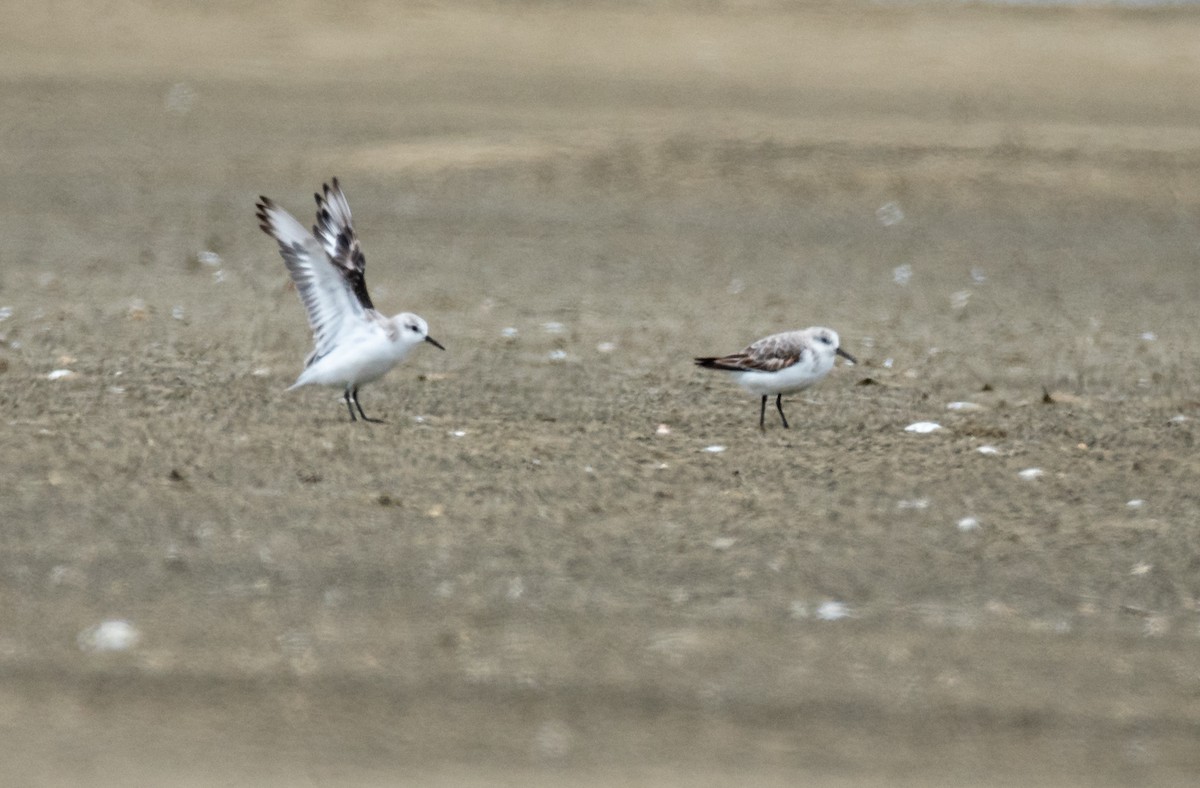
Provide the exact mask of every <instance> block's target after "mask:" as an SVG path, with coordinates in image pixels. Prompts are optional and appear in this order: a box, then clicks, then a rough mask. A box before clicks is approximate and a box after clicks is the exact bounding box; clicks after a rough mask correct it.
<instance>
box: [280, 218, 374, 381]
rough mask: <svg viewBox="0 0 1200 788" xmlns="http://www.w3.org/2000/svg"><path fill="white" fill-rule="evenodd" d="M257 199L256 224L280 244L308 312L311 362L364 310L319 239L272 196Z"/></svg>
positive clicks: (360, 317) (363, 317)
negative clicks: (275, 201)
mask: <svg viewBox="0 0 1200 788" xmlns="http://www.w3.org/2000/svg"><path fill="white" fill-rule="evenodd" d="M259 200H260V202H259V203H258V205H257V208H258V213H257V216H258V221H259V227H261V228H262V230H263V232H265V233H266V234H267V235H270V236H271V237H272V238H274V239H275V241H276V242H277V243H278V244H279V254H280V255H281V256H282V257H283V262H284V264H285V265H286V266H287V269H288V273H289V274H291V276H292V281H293V282H295V283H296V290H297V291H298V292H299V294H300V301H301V303H303V304H304V309H305V311H306V312H307V313H308V325H309V327H310V328H312V332H313V343H314V344H315V346H316V347H315V349H314V350H313V355H312V357H311V358H310V363H311V362H312V361H313V360H315V359H318V358H321V357H322V356H324V355H325V354H326V353H328V352H329V351H330V350H331V349H332V348H333V346H334V345H335V344H336V343H337V338H338V336H339V335H340V334H341V333H342V332H343V331H345V330H346V329H347V328H348V327H349V326H352V325H354V324H355V323H359V322H363V321H366V320H367V314H366V310H365V308H364V307H363V305H362V303H361V302H360V301H359V300H358V299H357V298H356V297H355V295H354V293H353V292H351V289H350V285H349V283H348V282H347V281H346V280H345V279H344V278H343V276H342V274H341V273H340V270H339V269H338V268H337V267H335V265H334V263H333V261H332V260H330V258H329V255H328V254H327V253H326V250H325V247H324V246H323V245H322V243H321V242H320V241H318V240H317V239H316V238H314V237H313V236H312V235H311V234H310V233H309V232H308V230H306V229H304V226H303V225H302V224H300V222H298V221H296V220H295V218H293V217H292V215H291V214H289V213H288V212H287V211H285V210H284V209H283V208H280V207H279V206H278V205H276V204H275V203H274V202H273V201H272V200H270V199H269V198H267V197H260V198H259Z"/></svg>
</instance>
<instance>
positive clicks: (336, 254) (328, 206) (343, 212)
mask: <svg viewBox="0 0 1200 788" xmlns="http://www.w3.org/2000/svg"><path fill="white" fill-rule="evenodd" d="M321 191H322V192H323V193H322V194H314V195H313V197H314V199H316V201H317V223H316V224H315V225H313V235H314V236H315V237H316V238H317V240H319V241H320V242H321V244H322V246H324V247H325V254H326V255H328V256H329V259H330V261H332V262H333V264H334V266H335V267H336V268H337V271H338V273H339V274H341V276H342V278H344V279H345V280H346V283H347V284H348V285H349V286H350V290H351V292H353V293H354V297H355V298H357V299H358V302H359V303H360V304H362V305H363V306H364V307H365V308H367V309H374V308H375V306H374V304H372V303H371V296H370V295H369V294H368V293H367V280H366V268H367V258H366V256H365V255H364V254H363V251H362V244H360V243H359V241H358V234H357V233H355V232H354V224H353V222H352V220H351V218H350V203H349V202H347V201H346V195H345V194H343V193H342V186H341V184H339V183H338V179H337V178H334V179H333V182H332V185H330V184H328V183H326V184H322V188H321Z"/></svg>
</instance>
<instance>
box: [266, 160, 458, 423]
mask: <svg viewBox="0 0 1200 788" xmlns="http://www.w3.org/2000/svg"><path fill="white" fill-rule="evenodd" d="M323 192H324V193H323V194H316V195H314V197H316V200H317V224H316V225H314V226H313V229H312V232H311V233H310V232H309V231H308V230H306V229H304V226H303V225H301V224H300V222H298V221H296V220H295V219H294V218H293V217H292V215H291V214H289V213H288V212H287V211H285V210H284V209H283V208H280V207H279V206H278V205H276V204H275V203H274V202H273V201H272V200H271V199H269V198H267V197H259V202H258V205H257V206H256V207H257V208H258V213H257V214H256V215H257V217H258V221H259V227H261V228H262V230H263V232H265V233H266V234H267V235H269V236H271V237H272V238H274V239H275V240H276V241H277V242H278V243H279V254H280V255H282V256H283V262H284V264H285V265H287V269H288V273H290V274H291V275H292V281H293V282H295V283H296V290H297V291H298V292H299V294H300V302H301V303H303V304H304V309H305V311H306V312H308V325H309V327H310V328H312V332H313V344H314V348H313V351H312V352H311V353H309V354H308V358H307V359H305V361H304V371H303V372H301V373H300V377H298V378H296V382H295V383H293V384H292V385H291V386H290V387H288V391H291V390H292V389H294V388H299V387H300V386H307V385H309V384H310V383H315V384H318V385H323V386H341V387H342V388H343V390H344V392H345V393H344V396H343V399H345V400H346V408H347V409H349V411H350V420H351V421H357V420H358V417H357V416H355V415H354V409H355V408H358V414H359V416H362V417H363V420H364V421H373V422H379V421H382V419H372V418H368V417H367V414H366V413H363V409H362V405H360V404H359V402H358V389H359V386H362V385H363V384H364V383H370V382H372V381H375V380H379V378H381V377H383V376H384V375H386V374H387V373H388V371H389V370H390V369H391V368H392V367H394V366H396V365H397V364H399V363H400V362H401V361H403V360H404V358H405V356H407V355H408V353H409V351H411V350H412V349H413V348H414V347H416V346H417V345H420V344H422V343H424V342H428V343H429V344H431V345H433V346H434V347H438V348H441V349H442V350H445V349H446V348H445V347H443V346H442V344H441V343H440V342H438V341H437V340H436V339H434V338H433V337H431V336H429V326H428V324H426V322H425V320H424V319H422V318H421V317H418V316H417V315H414V314H412V313H410V312H401V313H400V314H398V315H395V316H393V317H384V316H383V315H382V314H380V313H379V312H377V311H376V310H375V306H374V305H373V304H372V303H371V297H370V296H369V295H368V294H367V283H366V279H365V278H364V275H363V271H364V269H365V268H366V264H367V261H366V258H365V257H363V253H362V247H361V246H360V245H359V242H358V236H357V235H355V233H354V226H353V225H352V224H351V222H350V205H349V203H347V202H346V195H344V194H342V187H341V186H340V185H339V184H338V180H337V178H334V179H333V185H332V186H331V185H329V184H324V188H323Z"/></svg>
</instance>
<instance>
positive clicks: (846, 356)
mask: <svg viewBox="0 0 1200 788" xmlns="http://www.w3.org/2000/svg"><path fill="white" fill-rule="evenodd" d="M834 352H835V353H837V354H838V355H839V356H841V357H842V358H844V359H846V360H847V361H849V362H850V363H851V364H857V363H858V359H856V358H855V357H854V356H852V355H850V354H849V353H847V352H846V351H844V350H842V349H841V348H838V349H837V350H835V351H834Z"/></svg>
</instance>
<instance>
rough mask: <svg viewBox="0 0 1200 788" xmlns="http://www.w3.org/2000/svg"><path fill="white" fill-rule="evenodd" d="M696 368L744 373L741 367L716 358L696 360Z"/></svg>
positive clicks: (709, 357) (707, 357)
mask: <svg viewBox="0 0 1200 788" xmlns="http://www.w3.org/2000/svg"><path fill="white" fill-rule="evenodd" d="M696 366H698V367H704V368H705V369H720V370H724V371H726V372H742V371H743V370H742V369H741V367H735V366H733V365H732V364H730V363H729V360H728V359H725V358H719V357H716V356H706V357H704V358H698V359H696Z"/></svg>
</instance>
